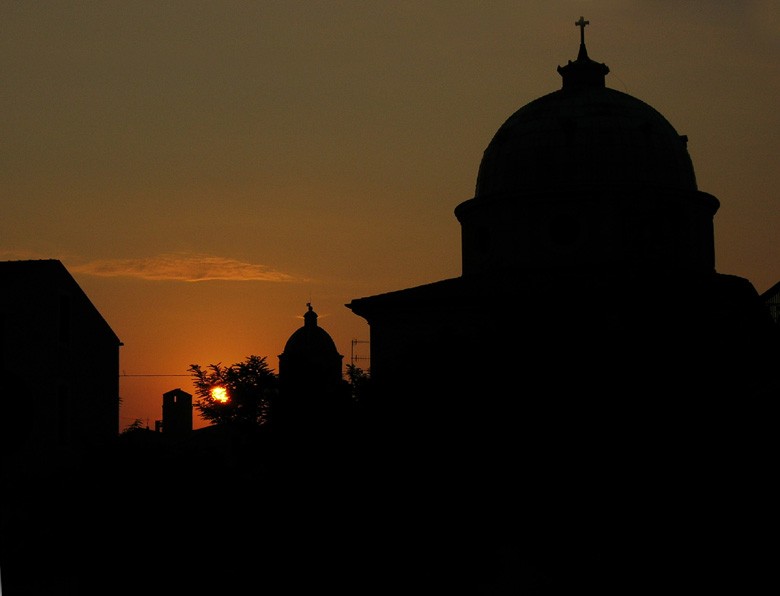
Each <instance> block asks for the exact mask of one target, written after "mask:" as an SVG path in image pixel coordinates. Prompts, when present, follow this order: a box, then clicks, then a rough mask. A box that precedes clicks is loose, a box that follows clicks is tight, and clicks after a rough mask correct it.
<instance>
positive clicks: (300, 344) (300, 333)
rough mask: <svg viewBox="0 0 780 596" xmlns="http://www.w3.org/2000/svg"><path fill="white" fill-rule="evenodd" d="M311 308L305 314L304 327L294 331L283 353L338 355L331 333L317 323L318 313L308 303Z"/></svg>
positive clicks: (288, 354)
mask: <svg viewBox="0 0 780 596" xmlns="http://www.w3.org/2000/svg"><path fill="white" fill-rule="evenodd" d="M307 306H308V308H309V310H308V311H307V312H306V313H305V314H304V315H303V327H301V328H299V329H297V330H296V331H294V332H293V334H292V335H291V336H290V338H289V339H288V340H287V343H286V344H285V346H284V352H283V354H284V355H285V356H290V357H293V358H295V357H296V356H311V355H322V356H331V355H333V354H336V355H338V350H337V349H336V343H335V342H334V341H333V338H332V337H331V336H330V334H329V333H328V332H327V331H325V330H324V329H323V328H322V327H320V326H318V325H317V313H316V312H314V310H313V309H312V306H311V304H307Z"/></svg>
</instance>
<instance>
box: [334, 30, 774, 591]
mask: <svg viewBox="0 0 780 596" xmlns="http://www.w3.org/2000/svg"><path fill="white" fill-rule="evenodd" d="M575 24H576V25H577V26H578V27H579V28H580V45H579V53H578V56H577V58H576V60H574V61H571V60H570V61H569V62H568V64H566V65H564V66H559V67H558V72H559V74H560V75H561V78H562V85H561V88H560V89H558V90H556V91H553V92H551V93H548V94H546V95H544V96H542V97H539V98H538V99H535V100H533V101H531V102H530V103H528V104H526V105H524V106H522V107H520V108H519V109H518V110H517V111H515V112H514V113H513V114H511V115H510V116H509V118H508V119H507V120H506V121H505V122H504V123H503V124H502V125H501V126H500V127H499V128H498V130H497V131H496V133H495V135H494V136H493V138H492V140H491V141H490V142H489V144H488V145H487V148H486V149H485V151H484V155H483V157H482V161H481V163H480V164H479V169H478V172H477V177H476V188H475V193H474V196H473V198H470V199H468V200H466V201H463V202H461V203H460V204H459V205H457V207H456V208H455V216H456V218H457V219H458V221H459V222H460V225H461V248H462V274H461V276H460V277H457V278H452V279H445V280H441V281H436V282H432V283H429V284H426V285H421V286H417V287H412V288H407V289H401V290H398V291H393V292H388V293H384V294H379V295H375V296H368V297H361V298H356V299H353V300H352V301H351V302H349V303H348V304H347V305H346V306H347V307H348V308H349V309H351V310H352V311H353V312H354V313H355V314H357V315H359V316H361V317H363V318H364V319H365V320H366V321H367V322H368V324H369V327H370V345H371V365H372V366H371V375H372V383H373V390H374V404H373V405H374V407H375V408H376V410H377V411H378V412H379V414H378V415H377V417H376V418H377V419H380V420H385V421H387V429H386V434H385V435H384V436H385V437H386V438H387V437H391V436H392V437H400V439H399V440H398V441H397V442H396V451H395V452H394V456H398V457H401V458H402V459H405V461H406V462H407V463H408V475H407V476H406V477H405V478H406V480H408V481H409V482H412V483H413V484H414V486H415V487H416V491H417V494H420V495H426V497H425V498H426V499H428V505H429V506H430V509H429V511H430V512H431V515H430V517H429V518H428V520H427V521H428V523H429V524H430V525H431V526H432V527H434V526H435V527H437V528H438V531H439V533H440V534H441V535H447V531H448V530H447V529H448V528H451V525H450V524H451V523H452V520H453V519H459V520H460V524H461V526H462V527H468V528H470V530H469V531H467V532H464V534H463V535H468V536H469V538H468V539H465V538H464V539H462V540H453V541H451V542H450V544H451V545H452V544H457V545H458V546H457V547H455V546H452V548H451V550H448V551H447V553H448V554H447V555H446V556H443V559H447V558H449V559H450V560H457V558H458V557H464V558H463V560H464V561H465V560H466V555H465V554H464V553H466V552H469V553H472V554H473V545H474V544H477V543H481V544H486V543H488V542H489V541H488V538H487V537H488V536H490V537H491V539H492V538H493V537H495V536H496V534H498V535H501V536H505V537H506V538H505V540H504V541H503V542H502V541H501V540H500V541H499V542H501V543H502V547H503V548H506V549H508V550H510V551H513V552H517V553H519V554H518V555H517V556H518V557H519V559H520V560H521V561H524V562H525V563H523V564H526V565H529V563H528V561H529V560H530V559H534V557H535V556H536V555H534V554H533V553H537V554H538V553H540V552H548V553H558V555H560V554H561V553H562V552H563V551H564V550H565V551H567V552H568V553H576V555H574V557H573V558H572V557H568V556H567V557H562V558H559V557H558V556H557V555H553V556H550V557H547V559H546V563H544V564H542V567H544V565H553V566H558V568H559V572H556V575H555V577H556V581H557V582H558V584H557V586H558V589H564V591H563V592H557V593H574V592H573V591H572V592H568V591H566V590H565V588H566V586H565V585H564V584H565V583H566V582H567V581H570V582H571V583H570V585H568V587H569V588H571V590H581V589H582V588H583V586H584V585H586V584H585V583H583V582H584V581H585V580H584V576H582V575H578V574H581V573H582V572H583V569H584V567H588V568H589V569H590V571H589V573H591V572H593V569H595V567H596V566H597V565H598V564H601V565H603V564H604V560H605V559H604V557H606V558H608V559H609V560H610V564H611V565H613V566H614V569H613V570H612V571H610V572H609V573H606V574H605V575H603V576H602V578H601V580H599V581H601V582H603V581H606V580H607V578H609V580H610V581H612V582H616V583H615V584H614V585H612V586H611V587H609V586H607V585H606V584H603V583H602V584H600V589H601V590H602V592H601V593H618V592H619V593H636V591H635V590H634V589H639V584H641V585H642V587H643V588H646V589H648V590H650V591H652V590H653V589H655V590H661V589H663V590H666V589H668V588H669V586H670V585H677V586H678V587H679V586H685V587H684V588H683V590H685V589H690V590H695V591H699V590H700V589H701V588H702V587H703V586H705V585H718V586H719V587H721V588H723V587H724V586H728V587H730V588H735V589H736V588H737V587H738V586H740V585H742V586H743V587H744V585H745V584H744V582H746V581H748V580H747V576H746V573H745V571H746V566H747V565H748V564H749V560H750V557H751V556H756V557H758V556H760V555H758V554H757V553H756V551H754V550H753V549H751V548H748V549H747V550H745V549H744V545H745V544H746V543H752V539H753V535H752V532H751V531H750V530H746V531H743V530H742V529H741V528H743V527H742V526H740V523H739V522H738V521H737V520H740V519H742V520H743V521H746V520H750V521H749V522H747V521H746V523H748V524H750V523H754V524H759V525H760V524H762V523H764V521H765V520H764V518H763V515H765V513H766V510H765V509H763V508H762V505H765V504H766V503H764V502H763V501H762V499H764V497H765V493H764V492H763V490H762V488H763V486H764V481H763V480H762V478H763V474H764V471H765V466H766V465H767V463H768V462H767V460H766V455H765V454H766V453H768V449H769V441H770V437H771V429H770V428H768V424H767V422H766V420H767V418H766V417H767V415H768V413H769V405H768V404H769V401H770V399H773V398H774V397H775V396H776V395H777V393H778V384H777V378H776V377H777V374H776V362H777V358H778V355H779V354H780V351H779V347H780V343H779V342H778V335H777V327H776V325H774V324H773V322H772V320H771V317H770V316H769V313H768V311H767V309H766V307H765V305H764V304H763V303H762V300H761V298H760V296H759V295H758V293H757V292H756V290H755V288H754V287H753V285H752V284H751V282H750V281H749V280H747V279H744V278H742V277H738V276H734V275H728V274H724V273H721V272H719V271H717V270H716V267H715V247H714V223H713V222H714V216H715V214H716V212H717V210H718V208H719V205H720V203H719V201H718V199H717V198H716V197H715V196H713V195H711V194H709V193H707V192H704V191H702V190H700V189H699V188H698V186H697V182H696V176H695V173H694V168H693V164H692V160H691V158H690V155H689V153H688V138H687V137H686V136H684V135H681V134H679V133H678V132H677V130H676V129H675V128H674V127H673V126H672V124H671V123H670V122H669V121H668V120H667V119H666V118H665V117H664V116H663V115H662V114H660V113H659V112H658V111H657V110H655V109H654V108H653V107H651V106H650V105H648V104H647V103H645V102H643V101H641V100H640V99H638V98H635V97H633V96H631V95H628V94H627V93H623V92H620V91H617V90H614V89H611V88H609V87H607V86H606V76H607V75H608V73H609V68H608V67H607V66H606V65H605V64H603V63H599V62H596V61H594V60H592V59H591V58H590V57H589V56H588V52H587V49H586V45H585V26H586V25H588V21H586V20H584V19H583V18H580V20H579V21H577V22H576V23H575ZM705 100H706V98H705ZM694 141H695V140H694ZM412 345H414V346H415V350H414V353H415V354H426V359H425V361H424V363H420V362H416V361H414V359H413V358H414V357H413V356H412V354H411V351H410V346H412ZM415 469H416V471H411V470H415ZM464 512H469V514H468V515H464ZM466 519H468V522H466V521H465V520H466ZM437 522H438V526H436V524H437ZM469 532H470V533H469ZM444 542H445V543H446V542H447V541H444ZM736 544H740V545H742V546H740V547H736V546H735V545H736ZM456 553H458V554H456ZM748 553H750V554H748ZM524 557H525V558H524ZM591 557H593V558H591ZM599 557H602V558H601V559H600V563H597V561H596V559H599ZM537 560H538V559H537ZM575 560H576V561H578V564H577V565H575V564H574V561H575ZM563 561H566V563H564V562H563ZM584 561H588V562H587V563H585V562H584ZM566 566H568V571H563V570H562V569H561V568H562V567H566ZM583 566H584V567H583ZM454 567H457V565H454ZM531 567H534V566H533V565H531ZM575 568H576V569H577V571H575ZM537 569H538V567H537ZM546 569H547V570H548V571H549V570H550V569H551V568H550V567H549V566H548V567H546ZM603 572H604V571H603V570H601V571H599V573H603ZM567 577H568V579H565V578H567ZM561 582H563V583H561ZM621 582H629V584H630V586H631V588H632V589H628V590H626V591H620V589H619V586H621ZM613 589H614V590H616V591H615V592H613V591H612V590H613ZM518 593H520V592H518ZM523 593H524V592H523ZM534 593H536V592H534ZM539 593H547V592H539ZM655 593H658V592H655Z"/></svg>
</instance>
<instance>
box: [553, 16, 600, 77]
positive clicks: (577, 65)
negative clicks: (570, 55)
mask: <svg viewBox="0 0 780 596" xmlns="http://www.w3.org/2000/svg"><path fill="white" fill-rule="evenodd" d="M574 24H575V25H576V26H577V27H579V28H580V51H579V53H578V54H577V59H576V60H575V61H574V62H572V61H571V60H569V63H568V64H567V65H566V66H559V67H558V72H559V73H560V74H561V76H562V77H563V88H564V89H575V88H582V87H604V77H605V76H606V74H607V73H608V72H609V68H608V67H607V65H606V64H603V63H601V64H599V63H598V62H594V61H593V60H591V59H590V58H588V51H587V50H586V49H585V26H586V25H590V21H586V20H585V17H580V18H579V20H577V21H574Z"/></svg>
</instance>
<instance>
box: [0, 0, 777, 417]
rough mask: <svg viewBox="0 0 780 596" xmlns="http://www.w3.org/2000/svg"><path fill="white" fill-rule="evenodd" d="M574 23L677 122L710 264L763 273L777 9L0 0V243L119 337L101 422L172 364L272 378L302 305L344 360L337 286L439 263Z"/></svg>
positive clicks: (404, 280)
mask: <svg viewBox="0 0 780 596" xmlns="http://www.w3.org/2000/svg"><path fill="white" fill-rule="evenodd" d="M580 15H584V16H585V18H586V19H588V20H589V21H590V25H589V26H588V28H587V30H586V43H587V46H588V53H589V55H590V57H591V58H592V59H593V60H596V61H599V62H605V63H606V64H607V66H609V68H610V74H608V75H607V79H606V81H607V85H608V86H609V87H612V88H614V89H617V90H620V91H624V92H627V93H630V94H631V95H633V96H635V97H637V98H639V99H642V100H643V101H646V102H647V103H649V104H650V105H652V106H653V107H655V108H656V109H658V110H659V111H660V112H661V113H662V114H663V115H664V116H666V118H667V119H668V120H669V121H670V122H671V123H672V125H673V126H675V128H676V129H677V131H678V132H679V133H680V134H685V135H687V136H688V138H689V143H688V148H689V151H690V153H691V157H692V159H693V163H694V167H695V170H696V175H697V180H698V185H699V189H700V190H703V191H705V192H709V193H711V194H713V195H715V196H716V197H718V199H719V200H720V201H721V208H720V210H719V211H718V213H717V214H716V216H715V233H716V258H717V261H716V267H717V269H718V271H720V272H721V273H731V274H736V275H741V276H744V277H747V278H748V279H750V280H751V281H752V282H753V284H754V285H755V287H756V289H757V290H758V291H759V292H761V291H764V290H766V289H767V288H768V287H770V286H771V285H772V284H774V283H775V282H776V281H778V280H780V244H779V243H778V242H777V238H776V230H777V229H780V205H779V203H778V196H777V195H778V188H780V169H779V168H778V167H777V166H778V155H780V134H778V133H780V110H778V109H777V103H778V97H780V34H778V33H779V32H780V4H778V3H777V2H775V1H774V0H753V1H751V0H744V1H740V2H726V1H715V0H712V1H701V2H695V3H693V2H688V3H683V2H678V1H672V0H666V1H664V0H657V1H654V2H648V1H631V0H599V1H598V2H596V1H590V2H586V1H567V0H562V1H558V2H546V1H533V2H517V1H516V0H500V1H490V2H476V1H473V0H470V1H465V0H445V1H430V0H414V1H400V0H399V1H394V2H389V1H388V2H380V1H366V0H360V1H358V0H355V1H339V0H332V1H327V2H325V1H322V2H315V1H311V0H309V1H299V0H283V1H263V2H249V1H245V2H233V1H230V0H223V1H221V2H202V1H199V0H187V1H184V0H171V1H168V2H163V3H161V2H151V1H150V2H145V1H142V2H98V3H72V2H52V1H45V0H43V1H39V2H4V3H2V4H0V22H2V31H3V35H2V36H0V73H2V76H3V91H2V93H0V151H2V160H0V182H1V184H0V192H2V205H3V217H2V218H1V219H0V259H2V260H9V259H28V258H57V259H61V260H62V261H63V263H64V264H65V266H66V267H67V268H68V269H69V270H70V271H71V273H72V274H73V275H74V277H75V278H76V280H77V281H78V282H79V284H80V285H81V287H82V288H83V289H84V290H85V292H86V293H87V295H88V296H89V297H90V299H91V300H92V301H93V303H94V304H95V306H96V307H97V308H98V310H99V311H100V312H101V313H102V314H103V316H104V317H105V318H106V320H107V321H108V323H109V324H110V325H111V327H112V328H113V329H114V331H115V332H116V333H117V335H118V336H119V337H120V339H121V340H122V342H124V347H122V348H121V350H120V369H121V370H122V371H123V373H124V375H126V376H123V377H122V378H121V379H120V394H121V398H122V411H121V421H120V427H122V428H123V427H125V426H126V425H128V424H130V423H131V422H132V421H133V420H134V419H136V418H141V419H142V420H144V421H146V420H148V421H149V424H150V425H152V426H153V424H154V420H156V419H159V418H160V417H161V412H162V410H161V402H162V393H163V392H165V391H168V390H170V389H173V388H176V387H181V388H183V389H184V390H185V391H190V392H192V382H191V380H190V378H189V376H187V368H188V367H189V365H190V364H193V363H197V364H201V365H204V366H205V365H208V364H210V363H217V362H221V363H222V364H225V365H227V364H232V363H235V362H239V361H242V360H244V359H245V358H246V357H247V356H249V355H251V354H256V355H260V356H266V357H267V359H268V362H269V364H270V366H271V367H272V368H274V369H275V370H276V369H277V368H278V358H277V356H278V355H279V354H280V353H281V352H282V350H283V349H284V343H285V341H286V340H287V338H288V337H289V336H290V335H291V334H292V333H293V332H294V331H295V330H296V329H297V328H298V327H300V326H301V325H302V324H303V320H302V315H303V313H304V311H305V310H306V302H309V301H311V302H312V304H313V306H314V309H315V310H316V311H317V313H318V314H319V323H320V325H321V326H322V327H323V328H325V329H326V330H327V331H328V332H329V333H330V334H331V336H332V337H333V339H334V340H335V342H336V345H337V346H338V348H339V350H340V352H341V353H342V354H344V357H345V358H344V360H345V363H347V362H349V360H350V354H351V341H352V340H353V339H360V340H367V339H368V327H367V325H366V324H365V322H364V321H363V320H362V319H360V318H359V317H357V316H356V315H353V314H352V313H351V311H350V310H349V309H347V308H346V307H345V306H344V304H345V303H347V302H349V301H350V300H352V299H353V298H357V297H361V296H369V295H373V294H376V293H380V292H385V291H390V290H397V289H402V288H406V287H410V286H414V285H418V284H422V283H428V282H432V281H437V280H440V279H445V278H448V277H456V276H458V275H460V227H459V225H458V223H457V220H456V219H455V216H454V214H453V210H454V208H455V207H456V206H457V205H458V204H459V203H460V202H462V201H464V200H466V199H469V198H471V196H473V195H472V193H473V191H474V185H475V182H476V174H477V168H478V167H479V161H480V159H481V156H482V151H483V150H484V149H485V147H486V146H487V144H488V143H489V142H490V139H491V138H492V135H493V134H494V133H495V131H496V130H497V129H498V127H499V126H500V125H501V124H502V123H503V122H504V121H505V120H506V119H507V118H508V117H509V116H510V115H511V114H512V113H513V112H514V111H515V110H517V109H518V108H519V107H521V106H522V105H524V104H525V103H527V102H529V101H531V100H533V99H535V98H536V97H538V96H540V95H543V94H545V93H549V92H551V91H555V90H557V89H558V88H559V87H560V76H559V75H558V73H557V72H556V67H557V66H558V65H563V64H565V63H566V62H567V61H568V60H570V59H571V60H573V59H575V58H576V56H577V49H578V44H579V29H577V28H576V27H575V25H574V21H575V20H576V19H577V18H579V16H580ZM510 300H511V298H508V302H507V305H506V306H507V308H509V306H510V304H509V301H510ZM358 348H359V350H358V355H367V350H368V348H367V347H366V346H365V344H358ZM489 349H490V347H489V346H474V351H473V353H472V354H470V355H469V354H467V355H465V356H466V357H471V358H472V359H473V362H474V363H475V364H476V365H480V364H481V363H482V358H483V355H484V354H485V353H486V351H488V350H489ZM424 358H425V354H420V353H417V352H416V350H415V346H414V345H410V346H409V359H410V363H414V362H418V361H424ZM358 364H360V362H358ZM134 375H166V376H134ZM175 375H183V376H175ZM202 424H203V423H202V422H201V421H200V420H198V418H197V416H196V426H201V425H202Z"/></svg>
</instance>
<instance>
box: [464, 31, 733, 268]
mask: <svg viewBox="0 0 780 596" xmlns="http://www.w3.org/2000/svg"><path fill="white" fill-rule="evenodd" d="M558 73H559V74H560V75H561V77H562V85H561V88H560V89H558V90H557V91H554V92H552V93H548V94H546V95H543V96H541V97H539V98H537V99H535V100H533V101H531V102H529V103H527V104H525V105H524V106H522V107H520V108H519V109H518V110H516V111H515V112H514V113H513V114H512V115H511V116H509V118H507V119H506V120H505V122H504V123H503V124H502V125H501V126H500V127H499V128H498V130H497V131H496V133H495V134H494V135H493V137H492V139H491V140H490V142H489V143H488V145H487V147H486V149H485V151H484V153H483V156H482V160H481V162H480V164H479V169H478V172H477V182H476V188H475V195H474V197H473V198H471V199H468V200H466V201H464V202H462V203H461V204H460V205H458V206H457V207H456V208H455V216H456V217H457V218H458V221H459V222H460V224H461V238H462V266H463V274H464V275H473V274H484V273H486V272H495V271H498V270H504V271H506V270H509V269H512V268H515V269H516V268H522V269H525V270H528V269H529V268H536V269H547V270H552V269H559V270H560V269H566V268H569V267H572V266H574V267H579V268H582V267H587V268H598V267H601V268H618V269H619V268H632V269H637V268H639V269H647V268H653V269H658V268H666V269H685V270H688V271H699V272H705V273H706V272H711V271H712V270H713V268H714V264H715V247H714V237H713V229H712V227H713V226H712V221H713V216H714V215H715V212H716V211H717V210H718V208H719V206H720V202H719V201H718V199H716V198H715V197H714V196H712V195H710V194H708V193H705V192H702V191H700V190H698V187H697V184H696V176H695V173H694V168H693V162H692V160H691V157H690V155H689V154H688V146H687V144H688V139H687V137H686V136H683V135H680V134H679V133H678V132H677V130H675V128H674V126H672V124H671V123H670V122H669V121H668V120H667V119H666V118H665V117H664V116H663V115H662V114H661V113H660V112H658V111H657V110H656V109H655V108H653V107H652V106H650V105H648V104H647V103H645V102H644V101H642V100H640V99H637V98H635V97H633V96H631V95H629V94H627V93H623V92H621V91H617V90H615V89H610V88H608V87H607V86H606V84H605V77H606V75H607V73H609V68H608V67H607V66H606V65H605V64H603V63H598V62H595V61H593V60H591V59H590V58H589V57H588V52H587V50H586V48H585V43H584V38H583V40H582V41H581V43H580V49H579V54H578V56H577V59H576V60H574V61H571V60H570V61H569V62H568V64H567V65H565V66H559V67H558Z"/></svg>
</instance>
